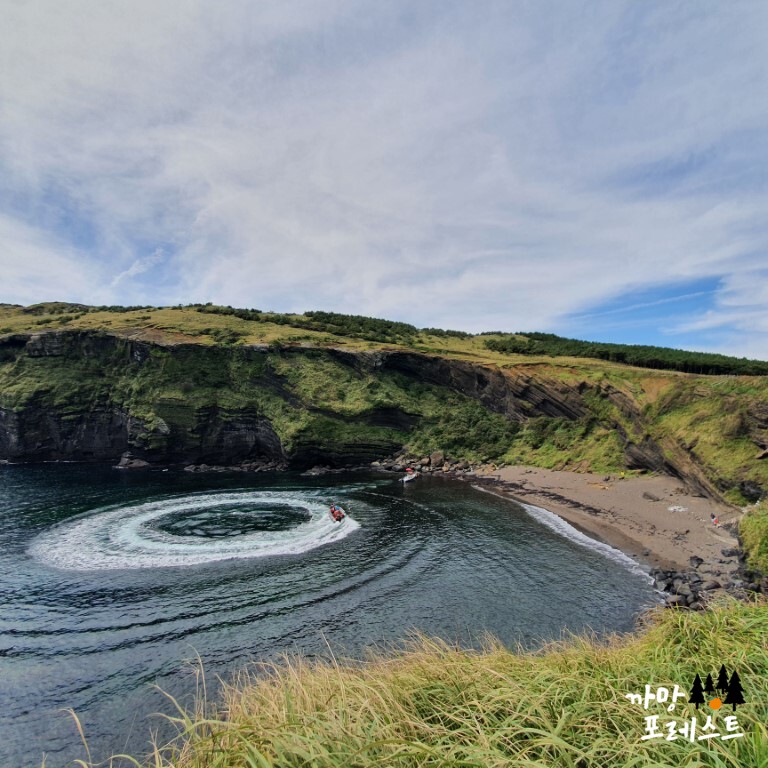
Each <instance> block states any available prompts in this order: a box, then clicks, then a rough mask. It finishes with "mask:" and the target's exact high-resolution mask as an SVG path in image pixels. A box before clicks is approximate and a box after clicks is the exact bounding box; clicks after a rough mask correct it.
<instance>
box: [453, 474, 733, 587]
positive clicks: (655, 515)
mask: <svg viewBox="0 0 768 768" xmlns="http://www.w3.org/2000/svg"><path fill="white" fill-rule="evenodd" d="M458 477H459V478H460V479H462V480H464V481H469V482H476V483H477V484H478V485H479V486H483V487H486V488H488V489H489V490H492V492H494V493H496V494H498V495H500V496H502V497H506V498H509V499H510V500H512V501H515V502H517V503H519V504H527V505H531V506H536V507H541V508H543V509H545V510H547V511H548V512H550V513H552V514H554V515H556V516H557V517H559V518H561V519H562V520H564V521H565V522H566V523H568V524H570V525H571V526H573V527H574V528H575V529H576V530H578V531H579V532H581V533H583V534H585V535H587V536H589V537H590V538H592V539H594V540H596V541H598V542H601V543H603V544H607V545H609V546H611V547H613V548H615V549H618V550H619V551H620V552H622V553H624V554H625V555H627V556H628V557H629V558H630V559H631V560H633V561H634V562H636V563H638V564H640V565H641V566H644V567H645V568H647V569H648V570H649V572H650V573H651V575H653V574H654V573H658V572H665V573H667V574H670V575H671V574H675V575H677V576H680V577H681V578H684V574H685V573H686V572H691V571H693V572H695V576H696V578H697V579H698V580H699V581H701V582H707V581H710V582H711V581H713V580H714V581H716V582H717V584H718V588H717V591H719V587H720V586H722V587H724V588H725V587H728V586H731V582H732V581H733V580H734V579H736V580H738V570H739V557H738V552H737V550H738V547H739V542H738V539H737V538H736V537H735V536H734V535H732V534H731V532H730V531H729V528H730V527H731V526H732V524H734V523H736V522H737V521H738V519H739V518H740V517H741V514H742V513H741V510H739V509H738V508H737V507H732V506H729V505H727V504H723V503H721V502H718V501H715V500H714V499H709V498H705V497H703V496H698V495H694V494H693V493H691V492H690V491H689V490H687V489H686V488H685V487H684V486H683V484H682V481H680V480H678V479H677V478H674V477H670V476H662V475H643V476H639V477H638V476H631V477H626V478H625V479H622V478H621V477H620V476H617V475H606V474H595V473H578V472H567V471H557V470H547V469H539V468H536V467H522V466H512V467H503V468H500V469H495V468H487V469H484V470H479V471H477V472H475V473H472V474H468V475H459V476H458ZM712 514H714V515H715V516H716V517H717V518H718V521H719V523H720V524H719V526H715V525H714V524H713V523H712V520H711V515H712ZM684 580H687V579H684ZM670 586H671V585H668V587H667V588H669V587H670ZM733 586H736V585H733ZM673 591H674V590H673ZM713 591H714V590H713Z"/></svg>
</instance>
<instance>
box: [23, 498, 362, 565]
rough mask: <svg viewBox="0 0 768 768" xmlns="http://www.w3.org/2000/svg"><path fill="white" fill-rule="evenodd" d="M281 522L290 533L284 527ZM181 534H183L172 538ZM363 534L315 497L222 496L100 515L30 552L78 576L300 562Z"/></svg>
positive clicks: (48, 537) (49, 535) (60, 529)
mask: <svg viewBox="0 0 768 768" xmlns="http://www.w3.org/2000/svg"><path fill="white" fill-rule="evenodd" d="M289 513H290V514H289ZM281 517H283V518H287V519H288V524H289V525H290V527H287V528H286V527H285V524H283V526H280V525H279V522H280V518H281ZM276 520H277V522H278V525H277V527H278V528H280V529H279V530H263V529H261V530H260V529H259V528H260V527H262V528H263V527H267V526H266V523H267V521H271V522H272V526H271V527H272V528H275V527H276V526H275V521H276ZM164 525H165V528H164ZM180 526H181V528H182V530H186V532H185V533H176V532H174V530H178V529H179V528H180ZM359 527H360V525H359V523H357V522H356V521H355V520H353V519H352V518H351V517H349V515H347V517H346V518H345V519H344V520H343V521H341V522H340V523H337V522H334V521H333V520H331V518H330V516H329V514H328V506H327V504H326V503H325V502H324V501H320V500H319V499H317V498H313V497H312V496H311V495H295V494H291V493H285V492H277V491H243V492H235V493H226V492H225V493H221V492H217V493H206V494H191V495H185V496H176V497H173V498H170V499H163V500H159V501H148V502H145V503H142V504H135V505H131V506H121V507H108V508H102V509H96V510H93V511H92V512H89V513H86V514H85V515H81V516H79V517H77V518H75V519H71V520H68V521H67V522H65V523H62V524H61V525H57V526H54V527H53V528H51V529H50V530H49V531H47V532H46V533H43V534H42V535H40V536H39V537H37V538H36V539H35V540H34V541H33V542H32V543H31V545H30V547H29V550H28V551H29V554H30V555H32V557H34V558H35V559H37V560H39V561H41V562H44V563H46V564H48V565H52V566H55V567H57V568H61V569H64V570H73V571H94V570H103V569H131V568H157V567H174V566H176V567H178V566H191V565H200V564H202V563H212V562H216V561H219V560H230V559H245V558H254V557H268V556H272V555H299V554H301V553H303V552H308V551H309V550H311V549H315V548H316V547H320V546H323V545H325V544H331V543H333V542H335V541H339V540H340V539H343V538H344V537H346V536H348V535H349V534H350V533H352V531H354V530H356V529H358V528H359ZM254 528H256V530H254Z"/></svg>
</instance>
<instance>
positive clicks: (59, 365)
mask: <svg viewBox="0 0 768 768" xmlns="http://www.w3.org/2000/svg"><path fill="white" fill-rule="evenodd" d="M382 391H383V392H384V394H382ZM329 392H330V394H331V395H332V397H331V396H330V395H329ZM350 392H354V397H352V395H350ZM445 393H456V394H457V395H459V396H461V397H462V398H466V400H467V401H468V402H469V401H471V402H475V403H480V404H481V405H482V407H483V409H485V410H486V411H488V412H491V413H493V414H496V415H498V416H500V417H503V419H504V420H506V421H507V422H508V423H512V424H517V425H521V426H524V425H526V424H528V423H529V422H530V421H531V420H532V419H560V420H565V421H568V422H577V421H580V422H585V423H586V422H588V421H590V420H592V421H599V422H600V423H601V424H602V426H603V427H604V428H607V429H608V430H610V431H611V432H612V433H614V434H615V435H616V436H618V439H619V440H620V441H621V445H622V446H623V450H624V460H625V463H626V465H627V466H628V467H630V468H643V469H649V470H653V471H657V472H663V473H667V474H671V475H675V476H678V477H680V478H681V479H682V480H683V481H684V482H686V483H687V484H688V485H689V486H691V487H693V488H695V489H697V490H699V491H700V492H702V493H705V494H708V495H717V493H718V488H716V487H715V486H714V485H713V483H712V482H711V481H710V479H709V478H708V476H707V472H706V471H705V469H704V468H703V467H702V466H701V464H700V463H699V462H698V461H697V459H696V456H695V454H694V453H693V452H691V451H690V450H687V449H686V447H685V446H681V445H679V444H678V443H676V442H674V441H668V440H667V441H664V440H655V439H653V438H652V437H651V435H650V433H649V430H648V429H647V424H646V423H645V416H644V414H643V411H642V410H641V408H640V406H639V405H638V403H637V402H635V400H633V398H632V397H630V396H629V395H627V394H626V393H625V392H622V391H620V390H619V389H617V388H615V387H613V386H612V385H609V384H605V383H601V384H596V383H594V382H590V381H580V380H577V379H574V380H564V379H562V378H555V377H551V376H550V377H548V376H547V375H545V374H542V373H537V372H531V371H530V370H525V369H515V368H511V369H500V368H497V367H490V366H483V365H478V364H474V363H471V362H465V361H461V360H454V359H447V358H442V357H438V356H431V355H424V354H419V353H416V352H408V351H384V350H381V351H376V352H359V353H355V352H349V351H342V350H338V349H327V350H317V349H311V350H310V349H283V350H271V349H268V348H265V347H250V348H244V347H221V346H217V347H212V346H204V345H196V344H188V343H183V344H177V345H174V346H157V345H152V344H149V343H147V342H144V341H136V340H131V339H128V338H123V337H118V336H115V335H110V334H108V333H104V332H88V331H54V332H43V333H38V334H30V335H22V334H19V335H15V336H11V337H5V338H4V339H0V459H4V460H8V461H12V462H34V461H52V460H75V461H117V460H119V459H120V457H121V455H123V454H124V453H126V452H130V453H131V455H132V456H134V457H136V458H138V459H142V460H146V461H148V462H150V463H157V464H168V463H171V464H188V463H195V464H200V463H207V464H219V465H232V464H238V463H243V462H257V463H258V462H261V463H265V462H269V463H271V465H278V466H292V467H307V466H312V465H314V464H328V465H331V466H348V465H355V464H363V463H369V462H371V461H373V460H376V459H381V458H383V457H385V456H388V455H391V454H392V453H393V452H395V451H397V450H400V449H401V448H403V447H404V446H406V445H407V444H408V442H409V440H410V438H411V437H412V436H413V434H415V431H417V430H418V429H419V428H420V426H421V425H422V424H423V423H424V422H425V420H428V415H427V411H425V410H424V409H421V408H420V404H421V402H422V401H423V400H424V399H425V398H427V397H428V398H431V399H432V400H435V402H439V400H440V398H441V397H444V396H445ZM446 407H450V406H448V405H446ZM475 407H476V406H475ZM763 415H764V414H763ZM758 416H759V415H758ZM758 420H759V419H758ZM766 422H767V423H768V420H766ZM755 429H758V431H759V425H758V427H755ZM760 434H761V435H762V434H763V433H762V432H761V433H760ZM758 444H759V441H758ZM720 490H722V489H720Z"/></svg>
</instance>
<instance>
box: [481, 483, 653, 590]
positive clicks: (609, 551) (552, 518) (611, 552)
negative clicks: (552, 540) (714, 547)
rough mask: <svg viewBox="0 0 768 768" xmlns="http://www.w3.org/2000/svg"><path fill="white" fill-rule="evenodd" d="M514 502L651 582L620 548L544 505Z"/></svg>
mask: <svg viewBox="0 0 768 768" xmlns="http://www.w3.org/2000/svg"><path fill="white" fill-rule="evenodd" d="M472 487H473V488H477V490H479V491H485V492H486V493H490V494H491V495H492V496H498V497H499V498H500V499H507V501H509V499H508V498H507V497H506V496H502V495H501V494H498V493H494V492H493V491H490V490H488V489H487V488H481V487H480V486H475V485H473V486H472ZM515 503H516V504H519V505H520V506H521V507H522V508H523V509H524V510H525V511H526V512H527V513H528V514H529V515H530V516H531V517H532V518H533V519H534V520H538V521H539V522H540V523H542V524H543V525H546V526H547V528H550V529H551V530H553V531H555V533H558V534H560V535H561V536H564V537H565V538H566V539H570V540H571V541H573V542H575V543H576V544H579V545H580V546H582V547H586V548H587V549H591V550H593V551H595V552H599V553H600V554H601V555H603V556H605V557H607V558H608V559H609V560H613V561H614V562H617V563H620V564H621V565H623V566H624V567H625V568H627V569H628V570H630V571H631V572H632V573H636V574H638V575H639V576H643V577H645V578H646V579H648V580H649V581H651V582H652V581H653V579H652V578H651V576H650V574H649V573H648V571H647V570H644V569H643V567H642V566H641V565H640V564H639V563H637V562H636V561H635V560H633V559H632V558H631V557H629V555H625V554H624V553H623V552H622V551H621V550H620V549H616V548H615V547H612V546H611V545H610V544H605V543H604V542H602V541H598V540H597V539H593V538H591V537H590V536H587V535H586V534H585V533H582V532H581V531H580V530H578V528H574V527H573V526H572V525H571V524H570V523H567V522H566V521H565V520H563V518H562V517H558V516H557V515H556V514H555V513H554V512H550V511H549V510H548V509H544V507H536V506H534V505H533V504H525V503H524V502H522V501H517V500H516V501H515Z"/></svg>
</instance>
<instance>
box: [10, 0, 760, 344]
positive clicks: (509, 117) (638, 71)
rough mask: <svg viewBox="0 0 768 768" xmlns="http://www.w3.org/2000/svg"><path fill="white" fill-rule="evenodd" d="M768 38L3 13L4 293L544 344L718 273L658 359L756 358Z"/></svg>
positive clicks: (69, 3) (93, 9)
mask: <svg viewBox="0 0 768 768" xmlns="http://www.w3.org/2000/svg"><path fill="white" fill-rule="evenodd" d="M766 22H768V7H766V6H764V5H763V4H759V3H750V2H744V3H733V4H718V5H702V4H672V3H667V2H647V3H630V2H627V3H619V2H605V3H590V4H588V5H581V4H576V3H573V4H563V3H552V4H550V3H546V2H544V3H539V2H537V3H514V4H510V3H506V2H494V1H493V0H488V2H483V3H481V4H476V3H442V2H424V3H417V4H414V3H406V2H391V3H375V2H356V3H350V2H345V1H344V0H297V1H296V2H284V3H275V4H267V3H258V4H254V3H249V2H245V0H242V1H241V0H225V2H222V3H217V4H214V5H209V6H205V5H195V4H186V3H172V2H169V3H162V4H158V3H149V2H146V1H145V0H136V2H133V3H130V4H125V3H118V2H110V1H109V0H105V2H102V3H98V4H91V3H85V2H84V1H83V0H59V1H58V2H55V3H54V2H43V3H42V7H41V4H40V3H36V4H22V3H19V4H11V5H10V6H9V7H8V8H7V9H5V11H4V23H3V25H2V29H0V51H2V52H3V53H2V62H0V63H1V64H2V66H0V105H2V106H0V110H1V112H0V164H1V167H0V210H2V211H4V212H5V213H4V216H5V219H4V220H5V222H6V226H10V227H12V228H13V229H14V230H15V231H16V232H17V234H18V232H22V231H23V232H26V233H34V237H20V236H15V237H14V238H13V239H12V240H11V241H7V243H6V246H5V247H4V248H3V249H2V250H1V251H0V267H1V268H2V269H3V273H4V279H3V281H2V284H3V298H4V299H5V300H13V301H29V300H38V299H41V298H47V297H51V298H52V296H50V294H49V293H48V287H47V285H48V283H46V282H45V281H43V282H42V283H41V282H40V275H41V274H59V273H61V274H65V275H69V276H70V277H69V278H67V279H66V280H63V281H57V280H56V279H55V278H52V279H51V280H50V284H51V285H53V286H54V287H55V286H56V285H57V284H58V294H57V296H56V297H57V298H69V299H77V300H83V301H88V300H92V297H93V295H94V294H95V293H98V294H99V296H100V297H101V298H100V300H102V301H107V302H110V303H112V302H124V303H161V302H163V303H176V302H179V301H182V302H185V301H194V300H203V301H208V300H212V301H219V302H224V303H227V304H243V305H248V306H259V307H262V308H274V309H282V310H301V309H310V308H325V309H332V308H333V309H338V310H340V311H348V312H360V313H364V314H375V315H379V316H386V317H392V318H397V319H403V320H408V321H412V322H415V323H417V324H419V325H443V326H448V327H458V328H465V329H468V330H483V329H494V328H506V329H523V328H536V329H542V330H556V331H561V332H566V331H567V329H568V326H569V322H570V318H572V317H573V316H574V315H575V314H581V315H582V316H586V315H587V314H589V313H590V311H594V308H595V307H599V306H604V305H605V304H606V302H608V301H610V300H615V299H616V298H618V297H621V296H623V295H627V294H633V293H636V292H637V291H638V290H641V289H644V290H651V289H653V288H654V286H658V288H659V290H660V292H661V293H662V295H666V294H663V291H664V289H665V287H666V286H669V285H670V284H679V285H683V284H685V283H691V282H694V281H696V280H700V279H702V278H713V279H716V280H717V281H718V284H719V285H720V287H719V288H718V290H717V292H716V293H715V294H714V295H713V297H712V300H711V302H710V303H709V305H708V306H707V307H705V308H704V310H703V313H702V314H698V315H695V316H691V317H689V318H684V319H680V321H679V322H678V323H677V324H676V325H675V326H674V328H669V327H668V328H667V331H670V330H674V331H675V332H676V333H675V334H671V333H669V334H668V337H669V339H670V343H674V340H675V338H676V334H679V333H683V332H685V333H686V334H689V335H688V336H686V338H691V337H690V334H691V333H693V334H694V336H693V337H692V338H693V339H694V341H695V342H696V343H697V344H699V345H701V346H709V347H715V346H717V347H719V346H721V345H722V344H723V343H726V344H727V345H728V346H729V348H731V349H732V350H736V351H738V349H747V348H749V349H750V350H753V349H755V348H756V347H757V346H759V344H760V343H763V342H765V341H768V330H767V329H766V328H765V324H766V310H765V309H764V308H765V307H768V303H766V302H765V289H764V288H761V287H760V284H758V283H756V280H755V277H756V276H758V275H761V270H763V269H764V268H765V264H766V257H765V254H766V248H767V247H768V236H767V235H768V232H767V231H766V227H765V224H764V211H765V209H766V203H767V202H768V201H767V200H766V197H767V196H768V195H767V194H766V188H765V185H764V181H763V179H764V178H765V177H766V170H768V169H767V168H766V164H767V163H766V161H767V159H768V140H766V139H765V138H764V137H765V136H767V135H768V132H766V128H767V127H768V126H766V122H768V117H767V116H766V111H765V107H764V99H763V95H762V84H763V83H764V82H765V76H766V70H767V69H768V51H767V50H766V47H765V45H764V41H763V35H762V30H763V29H765V28H766ZM161 251H162V253H163V254H165V255H164V256H163V258H162V259H160V258H156V256H157V254H159V253H160V252H161ZM148 253H149V254H155V255H153V256H150V257H147V255H146V254H148ZM14 264H15V265H17V266H15V267H14V266H13V265H14ZM38 264H39V265H42V266H41V267H40V268H38V266H37V265H38ZM57 265H58V266H57ZM94 265H96V269H95V270H94ZM73 267H74V269H73ZM78 271H80V272H82V273H84V274H85V273H88V274H98V275H99V278H100V279H101V282H100V283H99V285H98V286H94V284H93V278H82V279H73V278H72V277H71V275H72V274H75V273H77V272H78ZM107 276H108V277H107ZM764 284H765V282H764V281H763V282H762V285H764ZM662 300H663V299H662ZM640 309H642V308H641V307H638V310H640ZM692 311H693V312H695V313H700V312H702V310H701V309H700V307H699V304H698V303H697V304H696V306H695V308H692ZM597 323H599V320H598V319H597V318H596V325H595V331H596V332H595V333H592V334H591V335H592V336H593V337H597V336H599V325H597ZM714 329H716V330H717V337H715V336H713V335H708V332H709V331H713V330H714ZM663 333H664V331H663V329H661V328H659V329H657V330H656V331H655V332H654V331H652V330H649V334H650V335H651V336H652V337H653V338H652V339H651V340H652V341H657V342H658V341H660V340H661V339H662V338H663ZM729 334H730V336H729ZM724 338H726V341H725V342H724V341H723V339H724ZM766 348H768V345H766Z"/></svg>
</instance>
